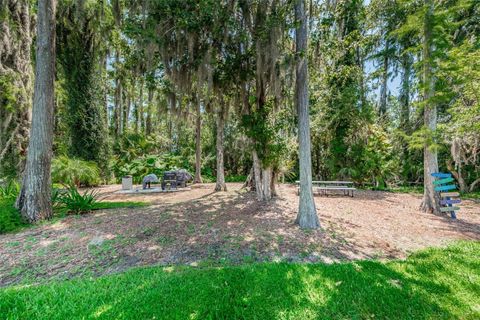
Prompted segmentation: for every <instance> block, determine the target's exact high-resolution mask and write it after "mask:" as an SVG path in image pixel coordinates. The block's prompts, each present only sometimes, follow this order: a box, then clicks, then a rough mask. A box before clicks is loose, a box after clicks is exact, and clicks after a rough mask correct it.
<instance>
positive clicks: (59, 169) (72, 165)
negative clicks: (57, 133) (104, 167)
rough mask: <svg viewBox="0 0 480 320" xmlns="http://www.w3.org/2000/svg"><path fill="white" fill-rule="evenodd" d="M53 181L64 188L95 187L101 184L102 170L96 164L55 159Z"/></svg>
mask: <svg viewBox="0 0 480 320" xmlns="http://www.w3.org/2000/svg"><path fill="white" fill-rule="evenodd" d="M52 181H53V182H54V183H59V184H62V185H64V186H70V185H75V186H76V187H77V188H78V187H80V186H86V187H89V186H95V185H98V184H99V183H100V170H99V169H98V166H97V165H96V164H95V163H94V162H89V161H83V160H80V159H70V158H68V157H65V156H61V157H58V158H55V159H53V162H52Z"/></svg>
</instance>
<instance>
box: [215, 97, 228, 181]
mask: <svg viewBox="0 0 480 320" xmlns="http://www.w3.org/2000/svg"><path fill="white" fill-rule="evenodd" d="M224 127H225V107H224V106H223V102H222V107H221V109H220V112H219V114H218V116H217V142H216V144H217V183H216V185H215V191H227V185H226V184H225V168H224V166H223V130H224Z"/></svg>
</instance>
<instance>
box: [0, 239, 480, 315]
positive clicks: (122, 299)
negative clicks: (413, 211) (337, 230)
mask: <svg viewBox="0 0 480 320" xmlns="http://www.w3.org/2000/svg"><path fill="white" fill-rule="evenodd" d="M478 252H480V242H460V243H457V244H455V245H452V246H450V247H448V248H443V249H428V250H424V251H421V252H418V253H415V254H413V255H412V256H410V257H409V258H408V259H407V260H405V261H392V262H388V263H384V262H379V261H357V262H353V263H338V264H331V265H326V264H306V265H305V264H288V263H263V264H255V263H254V264H249V265H245V266H240V267H238V266H237V267H232V266H228V267H223V268H222V267H215V268H210V267H205V268H195V267H150V268H135V269H132V270H130V271H127V272H125V273H122V274H117V275H109V276H105V277H101V278H97V279H77V280H73V281H63V282H53V283H51V284H46V285H40V286H35V285H34V286H18V287H10V288H5V289H2V290H0V314H1V315H2V317H5V318H6V319H66V318H71V316H72V315H75V317H77V318H80V319H81V318H102V319H113V318H121V319H154V318H157V319H160V318H161V319H302V320H303V319H479V318H480V309H479V308H478V305H479V301H480V295H479V293H478V292H479V291H478V283H479V280H480V259H479V254H478Z"/></svg>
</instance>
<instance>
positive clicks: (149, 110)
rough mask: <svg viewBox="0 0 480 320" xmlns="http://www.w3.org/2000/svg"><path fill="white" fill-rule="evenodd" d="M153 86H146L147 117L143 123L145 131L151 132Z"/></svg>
mask: <svg viewBox="0 0 480 320" xmlns="http://www.w3.org/2000/svg"><path fill="white" fill-rule="evenodd" d="M152 104H153V88H151V87H149V88H148V105H147V119H146V123H145V133H146V134H147V135H150V134H152V111H153V108H152V107H153V106H152Z"/></svg>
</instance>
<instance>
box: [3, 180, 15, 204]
mask: <svg viewBox="0 0 480 320" xmlns="http://www.w3.org/2000/svg"><path fill="white" fill-rule="evenodd" d="M19 192H20V185H19V184H18V182H17V181H15V180H10V181H9V182H8V183H6V184H5V185H3V186H1V185H0V199H15V198H16V197H17V195H18V193H19Z"/></svg>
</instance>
